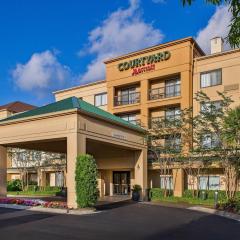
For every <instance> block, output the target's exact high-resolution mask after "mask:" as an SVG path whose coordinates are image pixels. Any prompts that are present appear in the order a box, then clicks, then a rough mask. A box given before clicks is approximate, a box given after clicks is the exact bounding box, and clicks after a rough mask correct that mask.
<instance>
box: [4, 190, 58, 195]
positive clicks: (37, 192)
mask: <svg viewBox="0 0 240 240" xmlns="http://www.w3.org/2000/svg"><path fill="white" fill-rule="evenodd" d="M57 192H59V191H20V192H7V194H8V195H13V196H18V195H24V196H56V193H57Z"/></svg>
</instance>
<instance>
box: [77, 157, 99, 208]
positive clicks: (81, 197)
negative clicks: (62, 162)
mask: <svg viewBox="0 0 240 240" xmlns="http://www.w3.org/2000/svg"><path fill="white" fill-rule="evenodd" d="M75 181H76V194H77V205H78V207H80V208H86V207H93V206H94V205H95V204H96V202H97V198H98V188H97V187H98V183H97V164H96V161H95V159H94V158H93V156H91V155H88V154H85V155H80V156H78V157H77V162H76V171H75Z"/></svg>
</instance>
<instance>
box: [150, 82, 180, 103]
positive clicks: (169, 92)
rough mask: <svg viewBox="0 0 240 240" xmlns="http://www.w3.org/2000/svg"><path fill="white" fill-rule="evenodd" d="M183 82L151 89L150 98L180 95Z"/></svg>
mask: <svg viewBox="0 0 240 240" xmlns="http://www.w3.org/2000/svg"><path fill="white" fill-rule="evenodd" d="M180 88H181V84H173V85H169V86H165V87H161V88H153V89H150V90H149V100H156V99H163V98H170V97H176V96H180V94H181V89H180Z"/></svg>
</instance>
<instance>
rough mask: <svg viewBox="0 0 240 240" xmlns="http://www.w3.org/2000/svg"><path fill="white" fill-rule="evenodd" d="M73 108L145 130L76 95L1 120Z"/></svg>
mask: <svg viewBox="0 0 240 240" xmlns="http://www.w3.org/2000/svg"><path fill="white" fill-rule="evenodd" d="M71 109H79V110H82V111H84V112H86V113H90V114H94V115H97V116H99V117H100V118H104V119H106V120H109V121H113V122H116V123H120V124H122V125H125V126H126V127H129V128H132V129H135V130H138V131H144V130H143V128H141V127H139V126H136V125H134V124H132V123H129V122H127V121H125V120H123V119H122V118H120V117H117V116H115V115H113V114H111V113H109V112H107V111H104V110H102V109H100V108H98V107H95V106H93V105H92V104H90V103H87V102H85V101H83V100H81V99H78V98H76V97H70V98H66V99H64V100H61V101H58V102H54V103H51V104H48V105H45V106H42V107H38V108H35V109H33V110H30V111H27V112H22V113H19V114H15V115H12V116H10V117H8V118H5V119H2V120H0V122H5V121H10V120H18V119H22V118H28V117H36V116H40V115H43V114H48V113H56V112H60V111H65V110H71Z"/></svg>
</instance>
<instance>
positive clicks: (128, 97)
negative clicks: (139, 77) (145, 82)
mask: <svg viewBox="0 0 240 240" xmlns="http://www.w3.org/2000/svg"><path fill="white" fill-rule="evenodd" d="M120 95H121V101H122V104H133V103H136V102H137V101H136V98H137V95H136V88H135V87H134V88H126V89H122V90H121V93H120Z"/></svg>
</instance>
